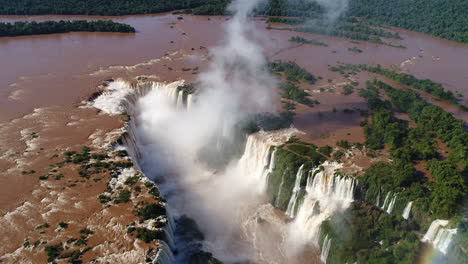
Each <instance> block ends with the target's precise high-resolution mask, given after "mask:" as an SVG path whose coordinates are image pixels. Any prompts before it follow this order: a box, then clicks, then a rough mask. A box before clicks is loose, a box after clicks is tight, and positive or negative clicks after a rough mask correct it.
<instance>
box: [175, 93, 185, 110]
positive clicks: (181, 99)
mask: <svg viewBox="0 0 468 264" xmlns="http://www.w3.org/2000/svg"><path fill="white" fill-rule="evenodd" d="M176 105H177V109H180V108H183V107H184V91H183V90H180V91H179V94H178V95H177V103H176Z"/></svg>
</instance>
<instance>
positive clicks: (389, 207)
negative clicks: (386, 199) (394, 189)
mask: <svg viewBox="0 0 468 264" xmlns="http://www.w3.org/2000/svg"><path fill="white" fill-rule="evenodd" d="M396 198H397V195H396V194H394V195H393V198H392V200H391V201H390V203H389V204H388V208H387V213H388V214H391V213H392V211H393V207H394V206H395V201H396Z"/></svg>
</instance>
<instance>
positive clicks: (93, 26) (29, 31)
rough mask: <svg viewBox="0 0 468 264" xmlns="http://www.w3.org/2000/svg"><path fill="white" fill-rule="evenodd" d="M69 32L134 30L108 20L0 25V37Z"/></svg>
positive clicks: (126, 31) (123, 31) (128, 31)
mask: <svg viewBox="0 0 468 264" xmlns="http://www.w3.org/2000/svg"><path fill="white" fill-rule="evenodd" d="M71 31H88V32H122V33H131V32H135V29H134V28H133V27H132V26H130V25H127V24H121V23H116V22H113V21H110V20H107V21H103V20H99V21H86V20H75V21H63V20H61V21H45V22H34V21H33V22H15V23H0V37H13V36H24V35H39V34H54V33H65V32H71Z"/></svg>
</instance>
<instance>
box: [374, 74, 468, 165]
mask: <svg viewBox="0 0 468 264" xmlns="http://www.w3.org/2000/svg"><path fill="white" fill-rule="evenodd" d="M374 84H375V85H376V86H378V87H380V88H382V89H384V90H385V92H386V93H387V94H388V96H390V98H391V99H392V102H393V104H395V106H396V107H397V108H398V109H399V110H400V111H403V112H406V113H408V114H409V115H410V117H411V119H412V120H414V121H415V122H416V123H417V124H418V126H420V131H415V132H414V134H413V135H411V136H412V139H413V142H415V141H417V140H418V139H421V138H422V140H420V142H419V143H418V145H416V146H415V149H416V151H417V153H416V154H415V155H418V156H421V157H428V158H430V157H433V156H435V155H436V153H435V152H434V149H433V146H434V141H432V140H431V139H430V137H431V133H432V134H434V135H435V136H437V137H438V138H439V139H440V140H442V141H443V142H445V143H446V144H447V146H448V147H449V148H450V150H451V151H450V153H449V160H450V161H452V162H456V163H458V164H459V165H460V166H461V167H462V169H463V170H465V169H466V168H468V131H466V130H465V124H464V122H463V121H462V120H459V119H456V118H454V117H453V115H452V114H450V113H448V112H445V111H444V110H443V109H442V108H440V107H438V106H434V105H429V104H427V103H426V101H425V100H424V99H422V98H420V96H419V95H418V94H417V93H415V92H414V91H411V90H407V89H394V88H392V87H390V86H389V85H387V84H385V83H383V82H380V81H374Z"/></svg>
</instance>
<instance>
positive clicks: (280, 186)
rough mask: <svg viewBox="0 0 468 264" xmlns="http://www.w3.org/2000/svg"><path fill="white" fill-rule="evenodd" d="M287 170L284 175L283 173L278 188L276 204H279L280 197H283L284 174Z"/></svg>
mask: <svg viewBox="0 0 468 264" xmlns="http://www.w3.org/2000/svg"><path fill="white" fill-rule="evenodd" d="M286 171H287V169H286V170H284V171H283V175H281V183H280V185H279V188H278V195H277V196H276V206H278V202H279V199H280V197H281V192H282V191H283V185H284V178H285V177H284V175H285V174H286Z"/></svg>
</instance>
